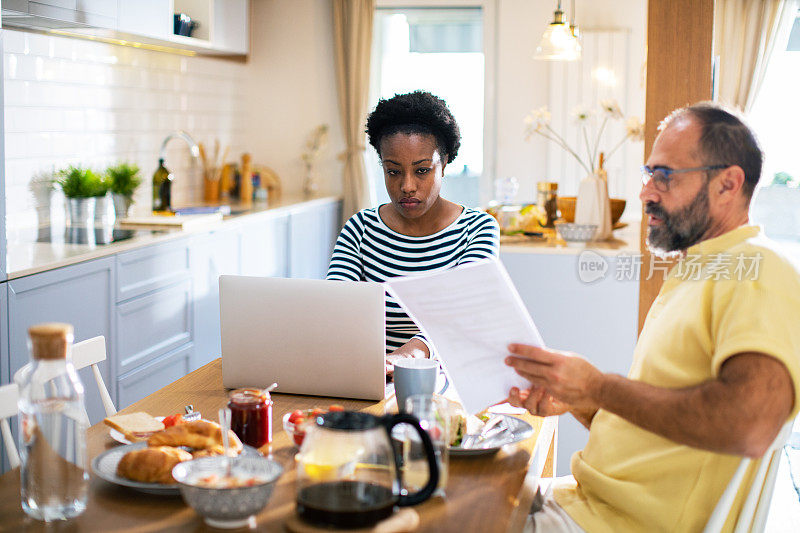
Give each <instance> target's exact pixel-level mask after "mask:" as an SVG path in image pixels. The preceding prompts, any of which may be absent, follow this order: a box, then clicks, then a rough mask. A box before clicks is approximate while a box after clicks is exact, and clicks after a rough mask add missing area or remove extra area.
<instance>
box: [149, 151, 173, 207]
mask: <svg viewBox="0 0 800 533" xmlns="http://www.w3.org/2000/svg"><path fill="white" fill-rule="evenodd" d="M171 208H172V173H171V172H170V171H169V170H167V167H165V166H164V160H163V159H159V160H158V168H157V169H156V171H155V173H154V174H153V211H169V210H170V209H171Z"/></svg>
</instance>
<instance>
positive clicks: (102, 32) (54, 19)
mask: <svg viewBox="0 0 800 533" xmlns="http://www.w3.org/2000/svg"><path fill="white" fill-rule="evenodd" d="M2 7H3V13H4V19H3V24H4V26H8V27H14V28H21V29H33V30H36V31H40V30H42V29H61V30H66V31H68V32H70V33H72V34H74V35H75V36H87V37H89V38H93V37H95V36H98V35H99V36H102V37H108V38H112V39H119V40H125V41H132V42H141V43H144V44H154V45H161V46H168V47H172V48H181V49H188V50H193V51H196V52H199V53H201V54H210V55H226V56H227V55H235V56H243V55H247V53H248V52H249V49H250V2H249V0H204V1H199V0H30V1H29V0H3V2H2ZM182 12H183V13H186V14H188V15H190V16H192V17H193V18H194V19H195V20H196V21H197V22H198V23H199V24H200V26H199V27H198V29H197V30H196V32H195V34H194V35H193V37H191V38H188V37H183V36H179V35H175V34H174V33H173V27H174V26H173V16H174V14H175V13H182Z"/></svg>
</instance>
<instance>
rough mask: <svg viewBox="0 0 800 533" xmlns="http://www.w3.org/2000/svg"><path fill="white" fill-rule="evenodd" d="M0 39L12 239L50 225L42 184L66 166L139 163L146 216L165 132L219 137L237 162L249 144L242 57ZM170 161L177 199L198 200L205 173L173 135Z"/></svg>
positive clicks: (8, 33) (10, 35) (24, 35)
mask: <svg viewBox="0 0 800 533" xmlns="http://www.w3.org/2000/svg"><path fill="white" fill-rule="evenodd" d="M2 36H3V37H2V38H3V48H4V54H3V61H4V65H3V77H4V83H5V91H4V93H5V94H4V97H5V102H4V103H5V143H6V151H5V168H6V227H7V235H8V237H9V240H10V241H14V240H30V239H31V238H34V239H35V236H36V227H37V226H40V225H42V226H43V225H47V224H48V222H49V216H50V208H49V206H50V202H51V195H50V193H49V192H48V190H47V188H46V186H45V185H44V183H43V182H42V181H41V180H47V179H50V178H51V177H52V173H53V171H54V170H58V169H60V168H64V167H65V166H66V165H69V164H75V165H77V164H80V165H84V166H90V167H93V168H95V169H98V170H101V171H102V170H103V169H104V168H105V167H106V166H108V165H110V164H114V163H117V162H119V161H129V162H133V163H136V164H138V165H139V166H140V167H141V173H142V178H143V180H144V184H143V185H142V186H141V187H140V188H139V189H138V190H137V192H136V195H135V197H134V199H135V204H134V206H133V211H134V212H135V213H140V214H141V213H147V212H149V211H150V209H151V198H152V196H151V195H152V192H151V191H152V188H151V187H150V185H149V184H150V179H151V177H152V175H153V172H154V171H155V169H156V168H157V166H158V151H159V147H160V145H161V142H162V140H163V139H164V138H165V137H166V136H167V134H168V133H170V132H173V131H175V130H178V129H184V130H186V131H188V132H189V133H190V134H191V135H192V136H193V137H194V139H195V140H196V141H197V142H204V143H205V144H206V146H208V147H210V146H213V139H214V138H215V137H217V138H219V139H220V140H221V141H222V143H223V145H225V144H229V145H230V147H231V151H230V153H231V159H235V158H236V157H238V154H240V153H241V152H242V151H244V150H246V149H247V148H248V144H249V143H248V135H247V132H246V131H245V120H244V113H245V112H246V110H245V107H244V93H245V90H244V88H245V85H246V83H247V82H246V80H247V77H246V75H245V74H246V71H247V68H246V66H245V65H243V64H241V63H236V62H232V61H224V60H220V59H210V58H200V57H185V56H180V55H174V54H166V53H163V52H154V51H146V50H140V49H135V48H130V47H123V46H116V45H111V44H104V43H99V42H92V41H86V40H80V39H71V38H66V37H55V36H49V35H43V34H38V33H29V32H21V31H12V30H3V31H2ZM166 159H167V160H166V165H167V167H168V168H169V169H170V170H172V171H173V173H174V174H175V182H174V185H173V203H174V204H175V205H185V204H188V203H193V202H198V201H200V200H201V199H202V177H201V175H200V172H199V166H197V165H194V166H193V165H192V164H191V161H190V157H189V151H188V147H187V146H186V145H185V144H183V143H181V142H180V141H177V140H175V141H172V142H171V143H170V145H169V147H168V151H167V158H166ZM59 195H60V193H56V195H55V197H54V198H52V200H53V204H54V205H60V204H59V202H58V196H59Z"/></svg>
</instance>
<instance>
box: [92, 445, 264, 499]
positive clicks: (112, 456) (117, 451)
mask: <svg viewBox="0 0 800 533" xmlns="http://www.w3.org/2000/svg"><path fill="white" fill-rule="evenodd" d="M146 447H147V443H146V442H137V443H134V444H126V445H125V446H117V447H115V448H111V449H109V450H106V451H104V452H103V453H101V454H100V455H98V456H97V457H95V458H94V459H93V460H92V471H93V472H94V473H95V475H96V476H97V477H99V478H100V479H104V480H105V481H108V482H109V483H113V484H115V485H121V486H123V487H129V488H132V489H134V490H138V491H139V492H145V493H147V494H161V495H168V496H177V495H179V494H180V489H179V488H178V484H177V483H176V484H174V485H164V484H163V483H142V482H140V481H133V480H130V479H126V478H124V477H120V476H118V475H117V464H119V461H120V459H122V456H123V455H125V454H126V453H128V452H130V451H133V450H139V449H142V448H146ZM242 455H248V456H259V457H260V456H261V454H260V453H258V450H256V449H255V448H253V447H251V446H247V445H245V446H244V449H243V450H242Z"/></svg>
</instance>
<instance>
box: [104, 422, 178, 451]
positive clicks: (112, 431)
mask: <svg viewBox="0 0 800 533" xmlns="http://www.w3.org/2000/svg"><path fill="white" fill-rule="evenodd" d="M153 418H155V419H156V420H158V421H159V422H163V421H164V418H166V417H164V416H156V417H153ZM108 436H109V437H111V438H112V439H114V440H115V441H117V442H119V443H120V444H133V443H132V442H131V441H129V440H128V439H126V438H125V435H123V434H122V433H120V432H119V431H117V430H116V429H114V428H111V427H110V428H108Z"/></svg>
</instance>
